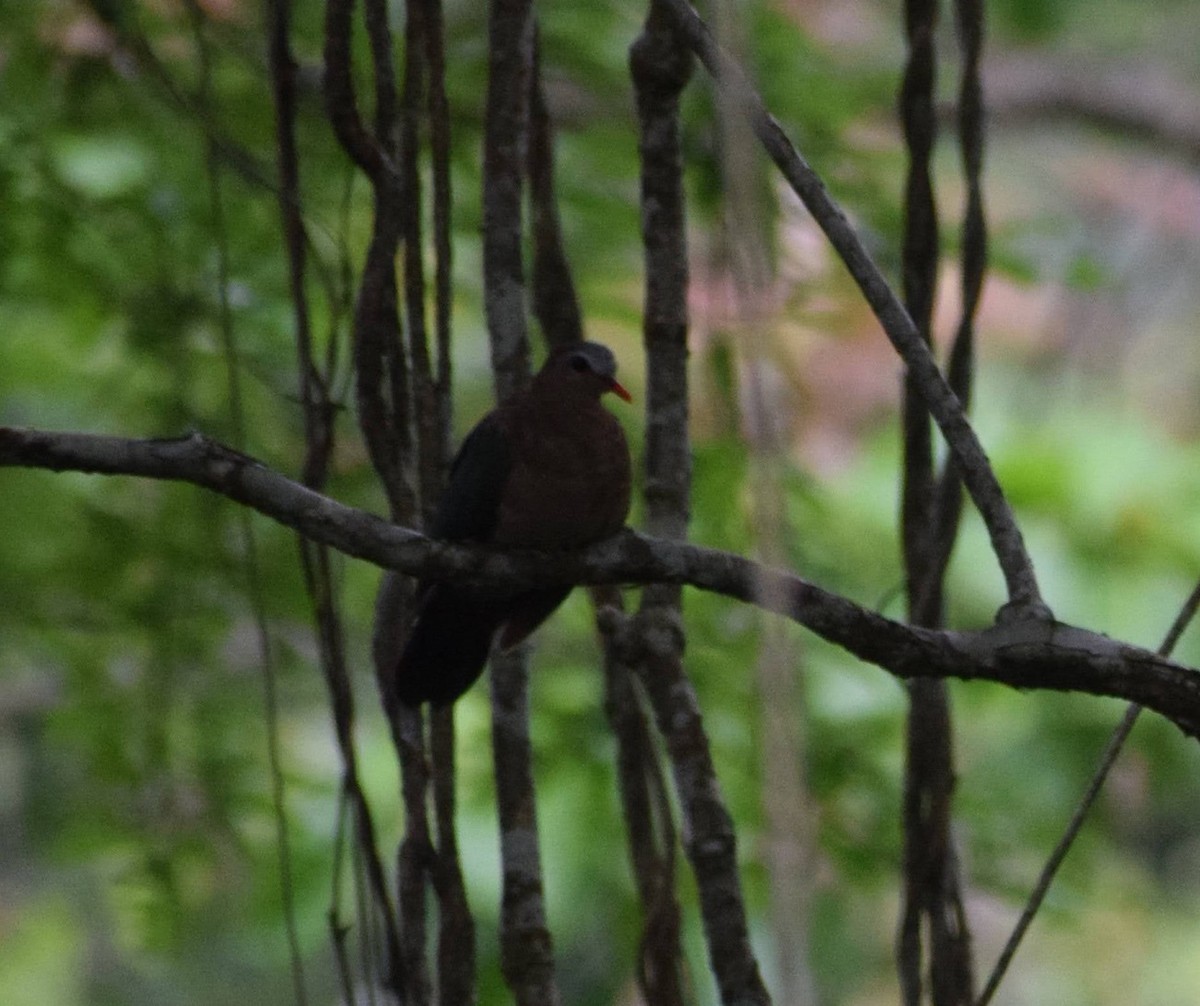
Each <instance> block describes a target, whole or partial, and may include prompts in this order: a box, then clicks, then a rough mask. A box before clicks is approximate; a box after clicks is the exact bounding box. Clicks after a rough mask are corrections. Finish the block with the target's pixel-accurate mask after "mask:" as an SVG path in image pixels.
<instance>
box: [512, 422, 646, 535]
mask: <svg viewBox="0 0 1200 1006" xmlns="http://www.w3.org/2000/svg"><path fill="white" fill-rule="evenodd" d="M569 418H570V421H567V420H564V421H563V422H559V423H557V424H550V425H549V426H546V425H540V427H539V428H538V429H536V430H529V431H516V432H518V435H520V443H521V449H520V450H519V451H514V458H513V465H512V469H511V471H510V472H509V476H508V479H507V482H506V484H505V488H504V494H503V496H502V497H501V501H500V513H499V519H498V521H497V526H496V533H495V537H494V541H495V543H496V544H497V545H502V546H508V547H517V548H544V549H557V548H572V547H577V546H580V545H585V544H588V543H589V542H593V541H597V540H599V539H601V538H605V537H607V536H608V535H610V534H613V533H615V532H616V531H618V530H620V528H621V527H622V526H623V525H624V523H625V518H626V517H627V516H628V513H629V497H630V461H629V448H628V446H627V444H626V442H625V434H624V432H623V431H622V430H621V426H620V424H619V423H618V422H617V420H616V419H615V418H614V417H613V416H612V415H611V414H610V413H609V412H608V411H607V410H606V409H603V408H600V407H597V409H596V410H595V413H593V414H591V415H587V416H583V417H581V416H578V415H575V416H572V417H569ZM581 420H586V421H581ZM521 434H523V435H521Z"/></svg>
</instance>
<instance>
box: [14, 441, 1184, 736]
mask: <svg viewBox="0 0 1200 1006" xmlns="http://www.w3.org/2000/svg"><path fill="white" fill-rule="evenodd" d="M0 467H25V468H45V469H49V470H52V471H78V472H92V473H101V474H108V475H139V476H142V477H145V478H154V479H166V480H174V481H180V482H190V483H191V484H193V485H197V486H201V487H203V488H205V489H211V490H212V491H214V492H217V493H220V494H221V495H222V496H225V497H227V498H229V499H232V500H234V501H236V502H239V503H243V504H245V505H247V506H249V507H252V508H253V509H255V510H258V511H259V512H260V513H262V514H264V515H266V516H268V517H270V518H272V519H273V520H276V521H278V522H279V523H281V524H284V525H285V526H287V527H290V528H293V529H295V530H297V531H300V532H301V533H302V534H304V535H305V536H307V537H308V538H311V539H312V540H313V541H317V542H320V543H322V544H325V545H330V546H332V547H333V548H336V549H338V550H339V551H341V552H344V553H346V554H347V555H351V556H355V557H356V558H359V559H365V560H367V561H368V562H372V563H374V564H375V565H377V566H382V567H385V568H389V569H397V570H400V571H402V572H404V573H407V574H409V575H410V576H418V577H444V578H446V579H459V578H473V579H476V580H478V581H479V582H481V583H484V584H488V585H501V584H503V585H510V586H514V587H530V586H535V585H541V586H544V585H546V584H547V583H553V582H562V583H580V584H596V583H679V584H687V585H690V586H693V587H697V588H699V589H700V590H707V591H710V592H712V593H717V594H724V595H725V596H726V597H732V598H736V599H737V600H740V601H745V602H747V603H750V604H754V605H757V606H758V607H760V608H762V609H763V610H765V611H771V612H774V613H775V614H778V615H783V616H784V617H785V618H790V619H791V620H792V621H794V622H797V623H798V624H800V625H803V626H805V627H806V628H808V629H810V630H811V631H813V632H815V633H816V634H817V635H819V636H821V637H822V638H824V639H826V640H828V641H829V642H831V643H834V644H835V645H837V646H840V647H842V648H843V649H845V650H847V651H848V652H850V653H852V654H854V655H855V656H857V657H859V658H860V659H862V660H865V661H866V662H868V663H871V664H875V665H877V666H879V667H882V668H883V669H884V670H887V671H889V672H891V673H892V674H894V675H896V676H897V677H899V678H903V679H906V680H907V679H911V678H918V677H934V678H947V677H954V678H961V679H963V680H980V681H995V682H998V683H1000V684H1005V685H1010V686H1012V687H1014V688H1022V689H1025V688H1044V689H1051V690H1054V691H1078V692H1087V693H1089V694H1092V695H1102V696H1109V697H1112V698H1120V699H1125V700H1127V701H1130V702H1137V703H1138V704H1139V705H1143V706H1145V707H1146V708H1147V709H1151V710H1153V711H1154V712H1157V713H1159V714H1160V715H1162V716H1164V717H1165V718H1166V719H1168V720H1170V721H1171V722H1172V723H1174V724H1175V725H1176V726H1177V727H1178V728H1179V729H1180V730H1181V731H1183V732H1184V733H1185V734H1187V735H1188V736H1190V737H1195V738H1197V739H1200V673H1198V672H1197V671H1196V670H1195V669H1193V668H1190V667H1185V666H1183V665H1182V664H1177V663H1175V662H1174V661H1171V660H1168V659H1166V658H1164V657H1160V656H1158V655H1157V654H1155V653H1152V652H1151V651H1149V650H1146V649H1143V648H1141V647H1138V646H1133V645H1131V644H1128V643H1123V642H1121V641H1120V640H1114V639H1110V638H1108V637H1107V636H1104V635H1101V634H1100V633H1098V632H1092V631H1090V630H1088V629H1082V628H1077V627H1075V626H1071V625H1065V624H1063V623H1061V622H1055V621H1052V620H1048V619H1047V620H1030V619H1013V620H1005V619H1001V620H1000V621H998V622H997V623H996V624H995V625H993V626H991V627H989V628H987V629H984V630H982V631H977V632H951V631H938V630H933V629H922V628H919V627H916V626H909V625H904V624H902V623H900V622H896V621H893V620H892V619H890V618H885V617H884V616H883V615H880V614H878V613H877V612H874V611H871V610H870V609H868V608H865V607H863V606H862V605H859V604H856V603H855V602H853V601H851V600H849V599H847V598H844V597H840V596H838V595H837V594H833V593H831V592H829V591H827V590H823V589H822V588H820V587H818V586H816V585H815V584H812V583H809V582H808V581H806V580H804V579H801V578H800V577H799V576H796V575H795V574H793V573H789V572H787V571H785V570H780V569H770V568H767V567H764V566H761V565H759V564H758V563H755V562H752V561H751V560H749V559H746V558H743V557H742V556H738V555H733V554H731V553H729V552H720V551H717V550H715V549H710V548H703V547H701V546H698V545H689V544H687V543H685V542H675V541H663V540H661V539H655V538H648V537H646V536H644V535H640V534H636V533H634V532H632V531H625V532H624V533H622V534H619V535H615V536H614V537H612V538H610V539H608V540H607V541H603V542H600V543H599V544H597V545H593V546H591V547H589V548H587V549H584V550H582V551H580V552H572V553H561V554H541V553H533V552H511V551H509V552H502V551H496V550H493V549H486V548H477V547H467V546H464V545H452V544H449V543H446V542H439V541H433V540H432V539H429V538H426V537H425V536H423V535H421V534H418V533H417V532H415V531H410V530H408V529H407V528H403V527H397V526H396V525H394V524H389V523H388V522H387V521H386V520H384V519H383V518H381V517H377V516H375V515H374V514H370V513H367V512H365V511H363V510H356V509H355V508H353V507H348V506H346V505H345V504H342V503H339V502H337V501H336V500H334V499H331V498H329V497H328V496H322V495H321V494H320V493H317V492H313V491H312V490H311V489H306V488H305V487H304V486H302V485H300V484H299V483H298V482H293V481H292V480H291V479H288V478H285V477H284V476H283V475H280V474H279V473H278V472H275V471H272V470H271V469H270V468H267V467H266V466H265V465H262V464H259V463H258V462H257V461H255V460H254V459H253V458H251V457H248V456H247V455H245V454H241V453H239V452H237V451H234V450H231V449H230V448H228V447H225V446H223V445H222V444H219V443H216V442H215V441H212V440H209V439H207V438H206V437H203V436H201V435H199V434H193V435H191V436H188V437H182V438H178V439H169V440H131V439H126V438H122V437H108V436H96V435H92V434H85V433H52V432H46V431H42V430H28V429H17V428H14V427H7V426H3V427H0Z"/></svg>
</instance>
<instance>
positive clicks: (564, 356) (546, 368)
mask: <svg viewBox="0 0 1200 1006" xmlns="http://www.w3.org/2000/svg"><path fill="white" fill-rule="evenodd" d="M537 383H539V384H541V385H543V386H544V387H548V388H553V389H554V390H555V391H556V392H558V393H560V394H568V393H570V392H575V393H580V394H592V395H595V396H596V397H597V398H599V397H600V396H601V395H603V394H604V393H605V392H608V391H611V392H612V393H613V394H614V395H616V396H617V397H618V398H623V399H624V400H625V401H627V402H632V401H633V397H632V396H631V395H630V394H629V392H628V391H626V390H625V388H624V387H622V386H621V383H620V382H619V381H618V380H617V358H616V357H615V356H613V354H612V350H611V349H609V348H608V347H607V346H602V345H600V343H598V342H577V343H574V344H573V345H570V346H563V347H561V348H559V349H557V350H555V351H554V352H553V353H552V354H551V355H550V357H549V359H547V360H546V362H545V364H544V365H543V366H542V369H541V370H540V371H539V372H538V375H537Z"/></svg>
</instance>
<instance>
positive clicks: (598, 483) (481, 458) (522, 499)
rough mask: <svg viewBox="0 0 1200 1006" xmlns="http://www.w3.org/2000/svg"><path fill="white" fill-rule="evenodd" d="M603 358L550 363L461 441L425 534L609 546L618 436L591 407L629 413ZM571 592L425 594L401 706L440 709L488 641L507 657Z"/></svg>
mask: <svg viewBox="0 0 1200 1006" xmlns="http://www.w3.org/2000/svg"><path fill="white" fill-rule="evenodd" d="M615 375H616V361H615V359H614V358H613V355H612V353H611V352H610V351H609V350H608V349H607V348H606V347H605V346H601V345H599V344H598V343H594V342H581V343H576V344H574V345H571V346H568V347H564V348H561V349H559V350H557V351H555V352H554V353H553V354H551V356H550V358H549V359H548V360H547V361H546V363H545V365H544V366H543V367H542V369H541V370H540V371H539V372H538V374H537V376H536V377H534V379H533V381H532V382H531V383H530V385H529V387H527V388H525V389H524V390H522V391H519V392H517V393H516V394H514V395H512V396H511V397H510V398H509V399H508V401H506V402H505V403H504V404H503V405H501V406H500V407H499V408H497V409H496V410H494V411H493V412H490V413H489V414H488V415H487V416H485V417H484V418H483V419H482V420H480V422H479V424H478V425H477V426H476V427H475V428H474V429H473V430H472V431H471V433H470V434H469V435H468V436H467V438H466V439H465V440H464V441H463V444H462V447H461V448H460V449H459V452H458V456H457V457H456V458H455V459H454V464H453V466H452V468H451V470H450V480H449V484H448V485H447V487H446V492H445V493H444V495H443V497H442V500H441V503H440V504H439V507H438V512H437V516H436V518H435V520H434V523H433V527H432V528H431V533H432V534H433V536H434V537H435V538H445V539H449V540H451V541H477V542H486V543H488V544H492V545H497V546H503V547H508V548H537V549H564V548H578V547H580V546H582V545H587V544H589V543H591V542H594V541H599V540H600V539H602V538H606V537H608V536H609V535H611V534H615V533H616V532H617V531H619V530H620V529H621V527H622V526H623V525H624V523H625V518H626V516H627V515H628V513H629V494H630V462H629V447H628V445H627V444H626V442H625V434H624V432H623V431H622V429H621V425H620V424H619V423H618V422H617V420H616V418H615V417H614V416H613V415H612V413H610V412H609V411H608V410H607V409H605V408H604V407H603V406H602V405H601V404H600V398H601V396H602V395H604V394H605V393H606V392H609V391H612V392H613V393H615V394H617V395H619V396H620V397H621V398H624V399H625V400H626V401H629V393H628V392H627V391H626V390H625V389H624V388H623V387H621V385H620V384H618V383H617V380H616V376H615ZM570 591H571V588H570V587H546V588H541V589H536V590H530V591H522V592H518V593H515V594H514V593H511V592H508V593H498V592H496V591H487V590H481V589H479V588H476V587H471V586H468V585H461V584H446V583H437V582H432V581H430V582H422V583H421V584H420V585H419V587H418V591H417V616H416V621H415V623H414V625H413V631H412V635H411V636H410V638H409V641H408V643H407V645H406V646H405V648H404V652H403V653H402V654H401V656H400V660H399V662H398V665H397V668H396V676H395V681H394V685H395V694H396V697H397V698H398V699H399V700H400V701H401V702H403V703H405V704H406V705H410V706H415V705H419V704H420V703H422V702H432V703H434V704H435V705H444V704H446V703H448V702H453V701H454V700H455V699H457V698H458V697H459V696H460V695H462V693H463V692H465V691H466V690H467V689H468V688H469V687H470V686H471V685H472V684H473V683H474V681H475V680H476V679H477V678H478V677H479V675H480V674H481V673H482V672H483V667H484V664H485V663H486V662H487V657H488V653H489V652H490V650H491V647H492V643H493V641H495V642H496V643H497V645H499V646H500V647H501V648H503V649H508V648H511V647H513V646H516V645H517V644H518V643H520V642H521V641H522V640H523V639H525V638H526V637H527V636H528V635H529V634H530V633H531V632H533V630H534V629H536V628H537V627H538V626H539V625H540V624H541V623H542V622H543V621H545V620H546V619H547V618H548V617H549V616H550V614H551V613H552V612H553V611H554V609H555V608H557V607H558V606H559V605H560V604H561V603H562V602H563V600H564V599H565V598H566V596H567V594H569V593H570Z"/></svg>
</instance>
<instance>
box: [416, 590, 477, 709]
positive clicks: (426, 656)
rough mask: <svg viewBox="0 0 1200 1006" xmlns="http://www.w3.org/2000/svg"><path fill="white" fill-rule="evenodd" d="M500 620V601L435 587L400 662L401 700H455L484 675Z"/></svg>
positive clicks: (425, 602)
mask: <svg viewBox="0 0 1200 1006" xmlns="http://www.w3.org/2000/svg"><path fill="white" fill-rule="evenodd" d="M500 621H501V616H500V614H499V613H498V612H497V611H496V605H495V604H494V603H487V602H481V601H480V600H479V599H478V598H477V597H473V596H471V595H470V594H464V593H463V592H461V591H456V590H454V589H453V588H451V587H446V586H443V585H437V584H435V585H433V586H431V587H430V588H429V589H428V592H427V593H426V595H425V597H424V599H423V600H422V602H421V608H420V611H419V612H418V614H417V620H416V624H415V625H414V626H413V631H412V636H411V637H410V638H409V640H408V645H407V646H405V647H404V652H403V653H402V654H401V655H400V660H399V662H398V664H397V666H396V677H395V680H394V682H393V687H394V694H395V696H396V698H397V699H399V700H400V701H401V702H402V703H404V705H406V706H419V705H420V704H421V703H422V702H432V703H433V704H434V705H435V706H444V705H446V704H447V703H450V702H453V701H454V700H455V699H457V698H458V697H459V696H460V695H462V694H463V692H465V691H466V690H467V689H468V688H470V687H471V685H473V684H474V683H475V681H476V679H477V678H478V677H479V675H480V674H482V673H483V667H484V664H486V663H487V658H488V652H489V651H490V650H491V648H492V637H493V636H494V635H495V634H496V629H498V628H499V626H500Z"/></svg>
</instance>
